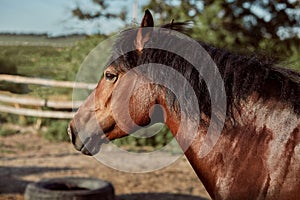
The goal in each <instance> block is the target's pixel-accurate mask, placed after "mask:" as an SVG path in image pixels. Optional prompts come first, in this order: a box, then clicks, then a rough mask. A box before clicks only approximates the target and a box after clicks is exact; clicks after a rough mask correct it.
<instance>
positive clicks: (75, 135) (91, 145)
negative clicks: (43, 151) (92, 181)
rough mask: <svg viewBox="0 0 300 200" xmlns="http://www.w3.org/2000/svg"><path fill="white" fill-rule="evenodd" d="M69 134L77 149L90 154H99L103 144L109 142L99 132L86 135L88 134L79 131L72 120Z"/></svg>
mask: <svg viewBox="0 0 300 200" xmlns="http://www.w3.org/2000/svg"><path fill="white" fill-rule="evenodd" d="M68 134H69V137H70V139H71V142H72V143H73V145H74V147H75V149H76V150H78V151H81V153H83V154H85V155H88V156H93V155H95V154H97V153H98V152H99V151H100V147H101V144H102V143H107V141H104V139H102V138H101V137H100V136H98V135H97V134H94V135H91V136H86V135H87V134H84V133H83V134H82V133H79V132H78V131H77V129H76V127H74V125H73V123H72V122H71V123H70V124H69V127H68ZM80 134H81V135H80Z"/></svg>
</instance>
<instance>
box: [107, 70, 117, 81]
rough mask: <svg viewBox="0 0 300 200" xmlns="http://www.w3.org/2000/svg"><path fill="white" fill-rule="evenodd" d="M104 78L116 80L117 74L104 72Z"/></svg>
mask: <svg viewBox="0 0 300 200" xmlns="http://www.w3.org/2000/svg"><path fill="white" fill-rule="evenodd" d="M105 78H106V80H109V81H112V80H113V81H116V79H117V75H115V74H112V73H110V72H106V73H105Z"/></svg>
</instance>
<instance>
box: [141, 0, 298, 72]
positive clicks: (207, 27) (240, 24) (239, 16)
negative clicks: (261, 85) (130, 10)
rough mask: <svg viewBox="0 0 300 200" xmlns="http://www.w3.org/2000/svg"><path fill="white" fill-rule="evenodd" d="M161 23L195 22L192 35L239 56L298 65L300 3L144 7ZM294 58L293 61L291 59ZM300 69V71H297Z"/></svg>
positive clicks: (159, 1)
mask: <svg viewBox="0 0 300 200" xmlns="http://www.w3.org/2000/svg"><path fill="white" fill-rule="evenodd" d="M144 8H149V9H151V10H152V11H153V13H154V17H155V18H157V21H159V22H160V23H166V22H169V21H170V19H175V21H186V20H193V21H194V23H195V26H194V28H193V29H192V33H191V35H192V36H193V37H194V38H196V39H199V40H201V41H204V42H207V43H211V44H214V45H215V46H218V47H225V48H227V49H230V50H233V51H237V52H240V53H249V52H256V53H257V52H258V53H263V54H267V55H271V56H272V57H273V58H277V59H279V60H286V58H288V62H287V63H291V62H298V66H299V61H295V59H294V58H299V57H300V53H299V50H296V51H295V49H299V48H298V47H299V46H300V38H299V37H300V36H299V24H300V2H299V1H268V0H265V1H260V0H246V1H242V0H226V1H223V0H216V1H194V0H183V1H163V0H150V2H149V3H148V4H147V5H145V6H144ZM290 57H294V58H290ZM298 69H300V67H298Z"/></svg>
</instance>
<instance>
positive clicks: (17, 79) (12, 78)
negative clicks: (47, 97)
mask: <svg viewBox="0 0 300 200" xmlns="http://www.w3.org/2000/svg"><path fill="white" fill-rule="evenodd" d="M0 81H7V82H12V83H22V84H35V85H45V86H52V87H65V88H78V89H89V90H92V89H94V88H95V87H96V84H92V83H81V82H71V81H56V80H48V79H42V78H33V77H24V76H16V75H8V74H0Z"/></svg>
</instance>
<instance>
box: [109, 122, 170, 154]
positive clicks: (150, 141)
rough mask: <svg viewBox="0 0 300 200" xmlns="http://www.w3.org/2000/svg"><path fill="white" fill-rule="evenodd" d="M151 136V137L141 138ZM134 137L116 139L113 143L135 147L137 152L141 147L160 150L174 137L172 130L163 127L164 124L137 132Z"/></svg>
mask: <svg viewBox="0 0 300 200" xmlns="http://www.w3.org/2000/svg"><path fill="white" fill-rule="evenodd" d="M154 133H156V134H154ZM149 134H150V135H151V137H141V136H147V135H149ZM134 135H135V136H133V135H129V136H127V137H124V138H120V139H116V140H114V141H113V143H114V144H115V145H117V146H127V147H128V146H129V147H133V146H134V147H135V150H137V149H139V147H145V146H151V147H154V148H155V149H158V148H161V147H163V146H165V145H167V144H169V143H170V141H171V140H172V139H173V135H172V133H171V132H170V130H169V129H168V128H167V127H166V126H165V125H163V126H162V124H154V125H152V126H151V127H148V128H142V129H141V130H138V131H137V132H135V133H134ZM136 135H137V136H136Z"/></svg>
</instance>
